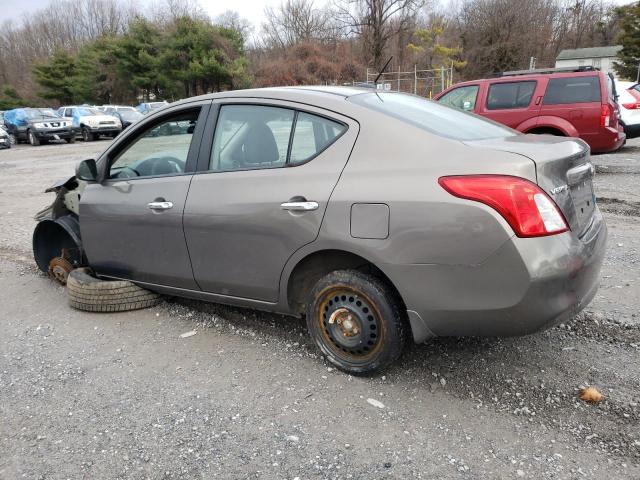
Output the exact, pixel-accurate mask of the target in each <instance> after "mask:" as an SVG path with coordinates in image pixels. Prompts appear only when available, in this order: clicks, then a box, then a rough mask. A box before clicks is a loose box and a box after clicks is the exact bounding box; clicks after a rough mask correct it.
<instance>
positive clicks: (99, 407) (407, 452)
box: [0, 141, 640, 480]
mask: <svg viewBox="0 0 640 480" xmlns="http://www.w3.org/2000/svg"><path fill="white" fill-rule="evenodd" d="M105 146H106V141H103V142H95V143H93V142H92V143H87V144H83V143H78V144H75V145H49V146H43V147H39V148H32V147H28V146H20V147H17V148H14V149H12V150H10V151H0V211H2V212H3V213H2V219H3V224H4V228H3V229H2V231H1V232H0V302H1V304H2V306H3V309H2V312H3V313H2V315H1V316H0V326H1V328H2V335H1V336H0V358H1V361H0V478H1V479H14V478H28V479H36V478H42V479H65V478H73V479H77V478H86V479H125V478H126V479H130V478H132V479H138V478H139V479H169V478H213V477H219V478H286V479H293V478H296V477H297V478H300V479H304V478H357V479H372V478H430V479H433V478H438V479H457V478H460V479H511V478H535V479H541V478H543V479H547V478H548V479H582V478H602V477H603V476H606V478H607V479H608V480H609V479H635V478H640V421H639V420H640V409H639V407H638V402H640V399H639V393H638V392H640V355H639V350H640V318H638V314H639V310H640V309H639V308H638V305H640V268H638V266H639V258H640V198H639V195H640V189H639V187H638V186H637V180H638V178H639V177H638V174H640V141H638V142H635V141H631V142H629V145H628V146H627V147H625V148H624V149H623V150H622V151H621V152H619V153H617V154H611V155H599V156H594V157H593V160H594V163H596V165H597V171H598V176H597V181H596V188H597V193H598V195H599V201H600V205H601V208H602V210H603V211H604V213H605V216H606V220H607V223H608V225H609V229H610V242H609V247H608V254H607V258H606V262H605V265H604V268H603V272H602V276H603V278H602V286H601V288H600V291H599V293H598V295H597V297H596V299H595V300H594V302H593V303H592V304H591V305H590V306H589V307H588V309H587V310H586V311H585V312H583V313H582V314H580V315H579V316H578V317H576V318H575V319H573V320H572V321H570V322H568V323H566V324H564V325H560V326H558V327H556V328H553V329H551V330H549V331H546V332H542V333H539V334H536V335H530V336H527V337H524V338H511V339H475V338H464V339H436V340H434V341H430V342H429V343H427V344H425V345H417V346H413V347H412V348H411V349H410V350H409V352H407V354H406V355H405V356H404V357H403V358H402V359H401V361H400V362H399V363H398V364H397V365H395V366H394V367H392V368H391V369H389V370H388V371H386V372H384V373H383V374H380V375H377V376H375V377H372V378H355V377H351V376H348V375H344V374H342V373H339V372H337V371H336V370H334V369H332V368H330V367H329V366H328V365H327V364H326V363H325V362H324V361H323V360H322V358H321V357H320V356H319V355H318V353H317V351H316V349H315V348H314V347H313V345H311V343H310V341H309V339H308V337H307V335H306V332H305V329H304V325H303V323H302V322H300V321H298V320H296V319H292V318H287V317H282V316H277V315H271V314H266V313H259V312H254V311H251V310H244V309H237V308H230V307H225V306H220V305H215V304H207V303H202V302H193V301H186V300H176V299H167V300H166V301H164V302H163V303H162V304H161V305H159V306H158V307H155V308H152V309H148V310H143V311H138V312H128V313H121V314H88V313H83V312H79V311H75V310H72V309H70V308H69V307H68V306H67V305H66V299H65V295H64V290H63V288H61V287H59V286H57V285H56V284H54V283H53V282H51V281H50V280H48V279H47V278H46V277H45V276H44V275H42V274H40V273H39V272H38V271H37V270H36V268H35V267H34V264H33V260H32V258H31V253H30V235H31V231H32V229H33V227H34V222H33V220H32V217H33V215H34V213H35V212H36V211H37V210H39V209H40V208H42V207H43V206H45V205H47V204H48V203H49V202H50V201H51V200H52V195H51V194H44V193H42V192H43V190H44V189H45V188H46V187H47V186H49V185H50V184H51V183H53V181H55V180H57V179H58V178H61V177H64V176H66V175H70V174H72V173H73V167H74V164H75V163H76V162H77V161H78V160H81V159H83V158H89V157H91V156H93V155H95V154H96V153H98V152H99V151H101V150H102V149H103V148H104V147H105ZM192 330H193V331H195V332H196V334H195V335H192V336H189V337H188V338H182V337H181V336H180V335H181V334H183V333H186V332H190V331H192ZM588 385H591V386H595V387H597V388H598V389H600V390H601V391H602V393H603V394H604V398H605V399H604V401H603V402H601V403H600V404H598V405H591V404H587V403H584V402H582V401H580V400H579V399H578V393H579V389H580V387H583V386H588Z"/></svg>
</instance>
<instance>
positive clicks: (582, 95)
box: [542, 76, 601, 105]
mask: <svg viewBox="0 0 640 480" xmlns="http://www.w3.org/2000/svg"><path fill="white" fill-rule="evenodd" d="M600 101H601V98H600V79H599V78H598V77H595V76H594V77H568V78H552V79H551V80H549V84H548V85H547V91H546V93H545V94H544V100H543V101H542V103H544V104H545V105H558V104H565V103H587V102H600Z"/></svg>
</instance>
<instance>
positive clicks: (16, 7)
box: [0, 0, 329, 27]
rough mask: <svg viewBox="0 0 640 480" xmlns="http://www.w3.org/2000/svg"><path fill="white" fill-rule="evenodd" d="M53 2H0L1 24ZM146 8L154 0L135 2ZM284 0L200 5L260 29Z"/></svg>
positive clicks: (318, 0)
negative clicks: (236, 16) (269, 10)
mask: <svg viewBox="0 0 640 480" xmlns="http://www.w3.org/2000/svg"><path fill="white" fill-rule="evenodd" d="M328 1H329V0H315V1H314V4H315V5H316V6H317V7H320V6H323V5H326V4H327V3H328ZM50 2H51V0H20V1H16V0H0V23H2V22H3V21H4V20H9V19H11V20H20V19H21V18H22V17H23V16H24V15H28V14H29V13H30V12H33V11H35V10H38V9H39V8H42V7H45V6H47V5H48V4H49V3H50ZM134 2H135V3H137V4H138V5H141V6H143V7H145V6H146V5H148V4H151V3H153V1H152V0H134ZM280 3H282V0H233V1H231V0H226V1H225V0H223V1H220V0H200V4H201V5H202V7H203V8H204V9H205V10H206V11H207V13H208V14H209V16H210V17H211V18H215V17H216V16H218V15H219V14H221V13H222V12H224V11H226V10H235V11H237V12H238V13H240V16H242V17H244V18H246V19H248V20H249V21H250V22H251V23H253V25H254V26H255V27H259V26H260V24H261V23H262V20H263V18H264V15H263V12H264V7H265V6H278V5H280Z"/></svg>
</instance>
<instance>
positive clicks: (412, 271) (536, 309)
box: [385, 209, 607, 343]
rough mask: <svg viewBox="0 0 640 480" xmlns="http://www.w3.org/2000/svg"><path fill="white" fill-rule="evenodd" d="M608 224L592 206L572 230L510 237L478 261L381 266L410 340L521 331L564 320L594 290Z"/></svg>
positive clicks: (591, 296)
mask: <svg viewBox="0 0 640 480" xmlns="http://www.w3.org/2000/svg"><path fill="white" fill-rule="evenodd" d="M606 238H607V228H606V225H605V223H604V220H603V218H602V215H601V213H600V211H599V210H598V209H596V210H595V213H594V216H593V223H592V224H591V226H590V227H589V229H588V230H587V231H586V232H585V234H584V235H583V236H582V238H577V236H576V235H575V234H573V233H572V232H566V233H563V234H559V235H553V236H549V237H540V238H518V237H513V238H511V239H510V240H508V241H507V242H506V243H505V244H503V245H502V246H501V247H500V248H499V249H498V250H497V251H496V252H494V253H493V254H492V255H490V256H489V258H487V259H486V260H485V261H483V262H482V263H480V264H478V265H394V266H392V265H385V272H386V273H387V275H389V277H390V279H391V281H393V282H394V284H395V286H396V287H397V288H398V290H399V292H400V294H401V295H402V297H403V299H404V301H405V304H406V306H407V310H408V312H409V319H410V322H411V326H412V330H413V334H414V340H415V341H416V342H418V343H419V342H422V341H424V340H426V339H427V338H428V337H430V336H518V335H527V334H530V333H533V332H536V331H539V330H542V329H545V328H548V327H550V326H553V325H555V324H557V323H559V322H562V321H563V320H566V319H568V318H570V317H572V316H573V315H575V314H576V313H578V312H579V311H580V310H582V309H583V308H584V307H585V306H586V305H587V304H588V303H589V302H590V301H591V299H592V298H593V296H594V295H595V293H596V291H597V289H598V284H599V280H600V267H601V265H602V261H603V258H604V253H605V244H606Z"/></svg>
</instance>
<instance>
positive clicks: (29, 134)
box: [27, 130, 40, 147]
mask: <svg viewBox="0 0 640 480" xmlns="http://www.w3.org/2000/svg"><path fill="white" fill-rule="evenodd" d="M27 138H28V139H29V143H30V144H31V145H33V146H34V147H37V146H38V145H40V140H38V137H36V136H35V135H34V134H33V132H32V131H31V130H29V131H28V132H27Z"/></svg>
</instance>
